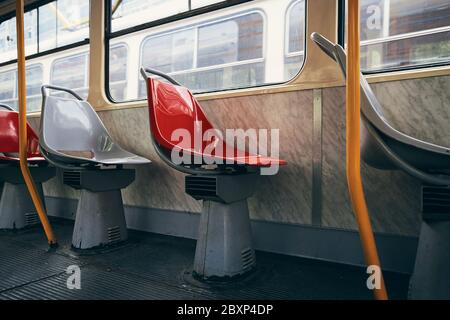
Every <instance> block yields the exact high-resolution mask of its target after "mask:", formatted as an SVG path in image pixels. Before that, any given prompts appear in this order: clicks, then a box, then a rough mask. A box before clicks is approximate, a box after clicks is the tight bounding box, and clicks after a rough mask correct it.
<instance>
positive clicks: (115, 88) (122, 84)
mask: <svg viewBox="0 0 450 320" xmlns="http://www.w3.org/2000/svg"><path fill="white" fill-rule="evenodd" d="M127 55H128V49H127V47H126V46H125V45H117V46H115V47H112V48H111V49H110V52H109V61H110V64H109V87H110V94H111V97H112V98H113V99H114V100H115V101H123V100H124V98H125V97H126V94H127V61H128V60H127V58H128V57H127Z"/></svg>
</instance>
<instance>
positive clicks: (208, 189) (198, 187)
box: [185, 176, 217, 199]
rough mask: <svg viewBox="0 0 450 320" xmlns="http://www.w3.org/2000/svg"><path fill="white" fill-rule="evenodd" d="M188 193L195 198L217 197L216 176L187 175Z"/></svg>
mask: <svg viewBox="0 0 450 320" xmlns="http://www.w3.org/2000/svg"><path fill="white" fill-rule="evenodd" d="M185 188H186V193H187V194H189V195H190V196H192V197H193V198H194V199H215V198H216V195H217V179H216V177H205V176H186V187H185Z"/></svg>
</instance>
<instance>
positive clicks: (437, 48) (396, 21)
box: [361, 0, 450, 72]
mask: <svg viewBox="0 0 450 320" xmlns="http://www.w3.org/2000/svg"><path fill="white" fill-rule="evenodd" d="M449 39H450V2H449V1H448V0H429V1H423V0H389V1H388V0H362V1H361V68H362V69H363V70H365V71H372V72H373V71H380V70H386V69H395V68H405V67H413V66H419V65H429V64H442V63H447V62H449V61H450V41H449Z"/></svg>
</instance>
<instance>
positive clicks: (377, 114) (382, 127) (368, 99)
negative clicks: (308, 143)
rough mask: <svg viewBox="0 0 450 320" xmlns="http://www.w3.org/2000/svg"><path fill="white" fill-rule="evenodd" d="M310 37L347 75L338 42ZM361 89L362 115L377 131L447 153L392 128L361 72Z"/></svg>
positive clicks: (318, 35) (342, 50)
mask: <svg viewBox="0 0 450 320" xmlns="http://www.w3.org/2000/svg"><path fill="white" fill-rule="evenodd" d="M311 39H312V40H313V41H314V42H315V43H316V44H317V45H318V46H319V47H320V48H321V49H322V50H323V51H324V52H325V53H326V54H327V55H328V56H329V57H330V58H332V59H333V60H335V61H336V62H337V63H338V64H339V66H340V68H341V70H342V72H343V74H344V76H345V77H346V76H347V68H346V59H347V55H346V53H345V50H344V48H342V47H341V46H340V45H338V44H334V43H332V42H331V41H329V40H328V39H326V38H325V37H324V36H322V35H320V34H318V33H316V32H314V33H313V34H312V35H311ZM360 83H361V90H362V96H361V98H362V99H363V101H364V102H365V103H362V104H361V111H362V114H363V115H364V117H366V119H367V120H368V121H369V122H370V123H371V124H372V125H373V126H374V127H375V128H376V129H378V130H379V131H381V132H382V133H383V134H384V135H386V136H388V137H390V138H392V139H394V140H396V141H399V142H401V143H404V144H407V145H410V146H413V147H417V148H420V149H424V150H427V151H431V152H436V153H440V154H445V155H448V154H449V149H448V148H445V147H442V146H438V145H435V144H432V143H428V142H425V141H422V140H419V139H416V138H413V137H410V136H408V135H406V134H404V133H402V132H400V131H398V130H396V129H395V128H393V127H392V126H391V125H390V124H389V123H388V121H387V120H386V118H385V116H384V114H383V108H382V106H381V104H380V103H379V101H378V99H377V98H376V96H375V94H374V93H373V91H372V89H371V87H370V85H369V83H368V82H367V80H366V78H365V77H364V75H363V74H362V73H361V76H360Z"/></svg>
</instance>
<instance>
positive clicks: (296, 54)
mask: <svg viewBox="0 0 450 320" xmlns="http://www.w3.org/2000/svg"><path fill="white" fill-rule="evenodd" d="M286 29H287V31H286V36H287V39H286V53H285V61H284V73H285V79H292V78H293V77H295V75H296V74H297V73H298V72H299V71H300V69H301V66H302V65H303V61H304V58H305V37H304V35H305V1H304V0H300V1H295V2H293V3H292V4H291V7H290V8H289V10H288V12H287V23H286Z"/></svg>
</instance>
